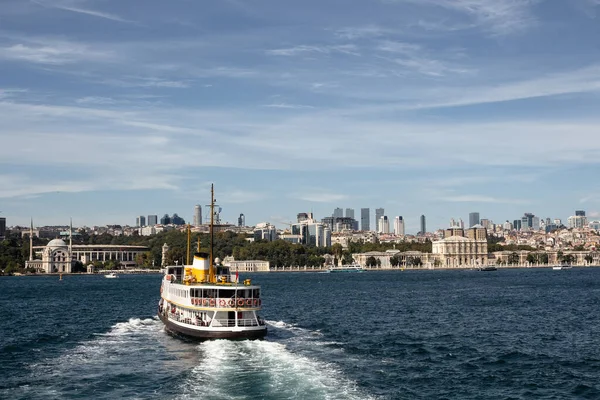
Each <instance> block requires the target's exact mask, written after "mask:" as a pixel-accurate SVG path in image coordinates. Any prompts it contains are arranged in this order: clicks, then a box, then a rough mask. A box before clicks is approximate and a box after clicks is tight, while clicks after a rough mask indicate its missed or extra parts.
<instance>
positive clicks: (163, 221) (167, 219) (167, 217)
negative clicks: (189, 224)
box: [160, 214, 171, 225]
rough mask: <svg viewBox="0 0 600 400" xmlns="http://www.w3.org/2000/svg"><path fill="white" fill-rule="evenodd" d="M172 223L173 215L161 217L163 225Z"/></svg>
mask: <svg viewBox="0 0 600 400" xmlns="http://www.w3.org/2000/svg"><path fill="white" fill-rule="evenodd" d="M170 223H171V217H169V214H165V215H163V217H162V218H161V219H160V224H161V225H169V224H170Z"/></svg>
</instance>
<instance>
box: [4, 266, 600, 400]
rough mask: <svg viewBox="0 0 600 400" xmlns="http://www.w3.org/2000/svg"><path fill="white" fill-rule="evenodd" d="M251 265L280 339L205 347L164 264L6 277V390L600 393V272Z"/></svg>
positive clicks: (271, 394) (318, 395) (138, 394)
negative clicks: (179, 322) (173, 312)
mask: <svg viewBox="0 0 600 400" xmlns="http://www.w3.org/2000/svg"><path fill="white" fill-rule="evenodd" d="M251 277H252V278H253V281H254V282H256V283H259V284H261V285H262V294H263V310H262V312H261V314H262V317H264V318H265V319H266V320H267V323H268V329H269V333H268V336H267V338H266V339H265V340H262V341H226V340H216V341H208V342H203V343H198V342H194V341H189V340H182V339H181V338H178V337H173V336H170V335H168V334H167V333H165V331H164V329H163V325H162V324H161V322H160V321H159V320H157V318H156V317H155V314H156V309H157V302H158V298H159V287H160V279H161V276H160V275H122V276H120V277H119V279H105V278H104V277H103V276H64V277H63V280H62V281H59V279H58V277H56V276H47V277H2V278H0V398H2V399H63V398H67V399H71V398H78V399H79V398H92V399H115V398H130V399H158V398H160V399H526V398H539V399H582V398H589V399H598V398H600V269H597V268H586V269H584V268H574V269H571V270H566V271H553V270H551V269H520V270H519V269H511V270H499V271H494V272H478V271H403V272H400V271H395V272H365V273H361V274H351V273H348V274H320V273H267V274H256V275H252V276H251Z"/></svg>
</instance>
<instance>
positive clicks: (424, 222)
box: [420, 215, 427, 235]
mask: <svg viewBox="0 0 600 400" xmlns="http://www.w3.org/2000/svg"><path fill="white" fill-rule="evenodd" d="M420 233H421V235H425V234H426V233H427V224H426V221H425V215H421V232H420Z"/></svg>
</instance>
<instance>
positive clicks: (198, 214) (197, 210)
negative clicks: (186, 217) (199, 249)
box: [193, 204, 202, 227]
mask: <svg viewBox="0 0 600 400" xmlns="http://www.w3.org/2000/svg"><path fill="white" fill-rule="evenodd" d="M193 222H194V224H193V225H194V226H196V227H198V226H200V225H202V206H201V205H200V204H196V205H195V206H194V218H193Z"/></svg>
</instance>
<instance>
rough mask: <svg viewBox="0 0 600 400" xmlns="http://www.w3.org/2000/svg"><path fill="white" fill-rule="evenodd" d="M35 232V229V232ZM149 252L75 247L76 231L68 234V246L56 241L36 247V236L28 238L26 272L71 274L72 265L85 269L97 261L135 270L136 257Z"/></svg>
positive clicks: (136, 248)
mask: <svg viewBox="0 0 600 400" xmlns="http://www.w3.org/2000/svg"><path fill="white" fill-rule="evenodd" d="M32 230H33V228H32ZM147 251H150V249H149V248H148V247H145V246H124V245H101V244H85V245H73V228H72V227H71V229H70V233H69V243H68V244H67V243H66V242H65V241H64V240H62V239H53V240H51V241H50V242H48V244H47V245H46V246H33V232H32V231H31V232H30V235H29V261H26V262H25V267H26V268H33V269H34V270H35V271H36V272H40V273H70V272H73V265H74V264H75V263H76V262H77V261H80V262H81V263H83V265H87V264H90V263H93V262H94V261H101V262H106V261H110V260H113V261H117V262H119V263H120V264H121V266H122V267H123V268H133V267H135V266H136V261H135V260H136V257H137V256H138V255H139V254H143V253H145V252H147Z"/></svg>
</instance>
